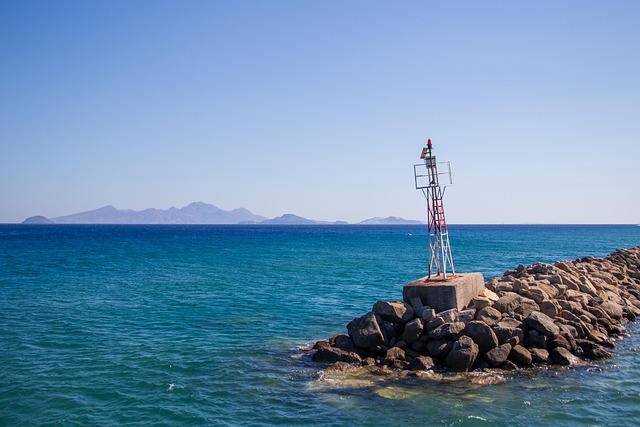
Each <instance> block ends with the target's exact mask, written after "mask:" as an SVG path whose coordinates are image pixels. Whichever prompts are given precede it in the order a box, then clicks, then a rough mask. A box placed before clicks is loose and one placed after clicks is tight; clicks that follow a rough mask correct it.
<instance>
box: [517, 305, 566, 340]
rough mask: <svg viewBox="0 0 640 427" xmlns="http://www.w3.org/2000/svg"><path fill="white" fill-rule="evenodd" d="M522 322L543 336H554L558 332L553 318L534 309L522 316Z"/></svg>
mask: <svg viewBox="0 0 640 427" xmlns="http://www.w3.org/2000/svg"><path fill="white" fill-rule="evenodd" d="M522 323H523V324H524V325H525V326H526V327H528V328H531V329H533V330H535V331H537V332H539V333H541V334H542V335H544V336H547V337H549V338H552V339H553V338H555V337H556V336H558V334H559V333H560V328H558V326H557V325H556V324H555V323H553V319H551V318H550V317H549V316H547V315H546V314H544V313H541V312H539V311H534V312H532V313H530V314H529V315H528V316H527V317H525V318H524V320H523V321H522Z"/></svg>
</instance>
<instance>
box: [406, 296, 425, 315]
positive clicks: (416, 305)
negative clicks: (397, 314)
mask: <svg viewBox="0 0 640 427" xmlns="http://www.w3.org/2000/svg"><path fill="white" fill-rule="evenodd" d="M409 305H411V308H413V312H414V313H420V312H421V311H422V309H423V308H424V305H423V304H422V300H421V299H420V298H411V299H410V300H409Z"/></svg>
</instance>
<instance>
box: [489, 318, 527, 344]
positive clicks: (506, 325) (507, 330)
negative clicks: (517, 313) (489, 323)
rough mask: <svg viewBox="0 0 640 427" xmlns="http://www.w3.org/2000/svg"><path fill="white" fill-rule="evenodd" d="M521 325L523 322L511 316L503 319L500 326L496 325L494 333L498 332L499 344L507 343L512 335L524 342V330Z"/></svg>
mask: <svg viewBox="0 0 640 427" xmlns="http://www.w3.org/2000/svg"><path fill="white" fill-rule="evenodd" d="M514 325H515V326H514ZM521 326H522V323H520V322H518V321H517V320H515V319H512V318H509V320H508V321H501V322H499V323H498V326H494V327H493V333H495V334H496V338H498V343H499V344H504V343H506V342H507V341H508V340H509V339H510V338H512V337H518V340H519V341H520V342H522V340H523V339H524V330H523V329H522V327H521Z"/></svg>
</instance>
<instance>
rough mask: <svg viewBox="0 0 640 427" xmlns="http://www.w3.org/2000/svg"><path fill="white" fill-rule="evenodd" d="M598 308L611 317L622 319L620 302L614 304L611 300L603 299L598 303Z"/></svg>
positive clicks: (622, 312)
mask: <svg viewBox="0 0 640 427" xmlns="http://www.w3.org/2000/svg"><path fill="white" fill-rule="evenodd" d="M600 308H601V309H602V310H604V312H605V313H607V315H608V316H609V317H611V318H612V319H616V320H622V316H623V315H624V311H623V309H622V306H621V305H620V304H616V303H615V302H613V301H604V302H603V303H602V304H600Z"/></svg>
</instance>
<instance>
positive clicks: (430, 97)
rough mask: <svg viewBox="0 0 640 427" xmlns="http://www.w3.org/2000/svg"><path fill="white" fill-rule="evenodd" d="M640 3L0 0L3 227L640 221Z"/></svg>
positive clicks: (0, 198)
mask: <svg viewBox="0 0 640 427" xmlns="http://www.w3.org/2000/svg"><path fill="white" fill-rule="evenodd" d="M639 43H640V2H637V1H614V2H603V1H561V2H558V1H519V2H513V1H482V2H480V1H451V2H442V1H403V2H389V1H322V2H310V1H277V0H274V1H244V0H243V1H237V2H236V1H234V2H232V1H184V2H178V1H141V0H137V1H133V2H129V1H113V0H111V1H55V2H54V1H7V0H0V144H1V146H0V147H1V155H0V182H2V188H1V189H0V222H19V221H22V220H23V219H24V218H26V217H27V216H31V215H45V216H49V217H55V216H60V215H66V214H71V213H75V212H80V211H85V210H90V209H94V208H98V207H101V206H104V205H114V206H116V207H117V208H120V209H143V208H147V207H155V208H163V209H165V208H168V207H170V206H177V207H182V206H184V205H186V204H188V203H190V202H192V201H204V202H207V203H213V204H215V205H217V206H219V207H221V208H223V209H233V208H237V207H246V208H248V209H250V210H251V211H253V212H255V213H258V214H261V215H265V216H268V217H274V216H278V215H281V214H283V213H296V214H298V215H302V216H305V217H309V218H314V219H322V220H331V221H333V220H346V221H350V222H355V221H359V220H362V219H365V218H369V217H372V216H388V215H397V216H402V217H405V218H412V219H425V218H424V216H425V213H424V201H423V199H422V195H421V193H420V192H419V191H417V190H415V189H414V188H413V168H412V165H413V163H414V162H416V161H418V156H419V153H420V150H421V148H422V146H423V144H424V142H425V141H426V139H427V138H431V139H432V140H433V142H434V150H435V153H436V155H437V156H438V158H439V159H441V160H450V161H451V163H452V169H453V173H454V185H453V186H452V187H450V188H449V189H448V190H447V194H446V197H445V206H446V212H447V219H448V221H449V222H450V223H523V222H535V223H640V167H639V166H638V159H640V148H639V144H638V142H639V139H640V138H639V136H640V78H639V76H640V49H639V48H638V45H639Z"/></svg>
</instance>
